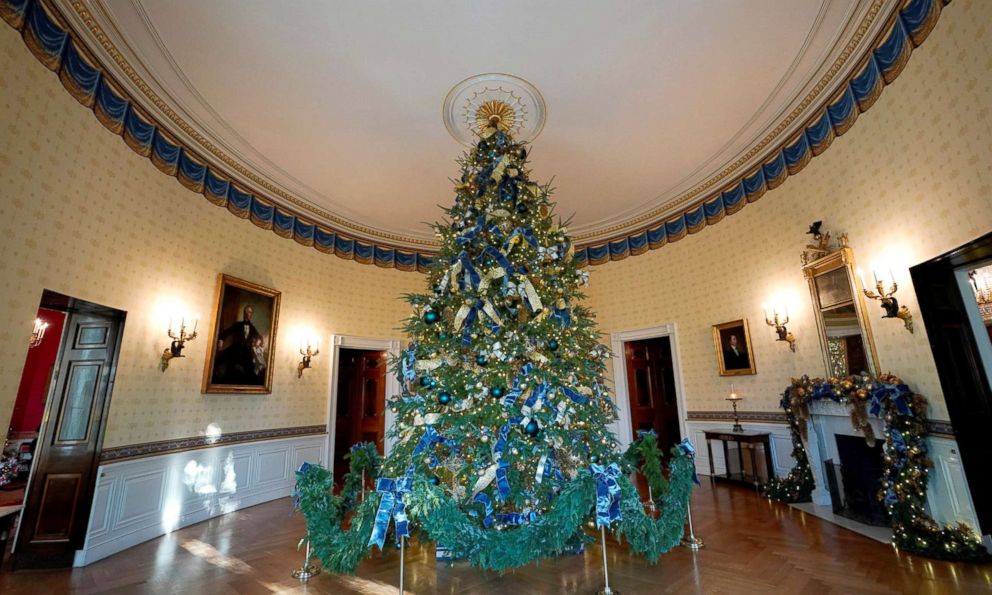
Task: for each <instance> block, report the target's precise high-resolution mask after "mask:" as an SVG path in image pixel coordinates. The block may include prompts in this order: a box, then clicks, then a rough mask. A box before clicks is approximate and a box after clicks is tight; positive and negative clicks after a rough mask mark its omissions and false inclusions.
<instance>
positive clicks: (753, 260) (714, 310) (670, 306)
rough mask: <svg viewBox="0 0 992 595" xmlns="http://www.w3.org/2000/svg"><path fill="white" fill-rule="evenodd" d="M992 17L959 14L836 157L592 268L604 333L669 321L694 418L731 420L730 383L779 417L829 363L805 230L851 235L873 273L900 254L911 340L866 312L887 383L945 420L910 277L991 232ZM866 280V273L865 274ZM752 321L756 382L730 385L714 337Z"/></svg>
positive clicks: (959, 8)
mask: <svg viewBox="0 0 992 595" xmlns="http://www.w3.org/2000/svg"><path fill="white" fill-rule="evenodd" d="M990 22H992V3H989V2H983V1H980V0H961V1H956V2H954V3H953V4H951V5H950V6H948V8H947V9H946V10H945V11H944V12H943V15H942V16H941V19H940V21H939V22H938V24H937V27H936V29H935V30H934V31H933V33H932V34H931V36H930V38H929V39H928V40H927V43H926V44H925V45H924V46H923V47H921V48H919V49H918V50H917V51H916V52H915V53H914V54H913V59H912V60H910V62H909V64H908V65H907V67H906V70H905V71H904V72H903V73H902V75H901V76H900V77H899V79H898V80H896V81H895V82H894V83H893V84H892V85H891V86H890V87H889V88H887V89H886V91H885V92H884V93H883V94H882V96H881V98H880V99H879V100H878V103H877V104H876V105H875V106H874V108H873V109H872V110H870V111H868V112H867V113H865V114H862V116H861V117H860V118H859V120H858V122H857V124H856V125H855V126H854V127H853V128H852V129H851V130H850V131H849V132H848V133H847V134H845V135H844V136H843V137H841V138H839V139H837V140H836V141H835V144H834V146H833V147H831V148H830V150H829V151H826V152H825V153H824V154H822V155H820V156H819V157H817V158H816V159H814V160H813V161H812V162H811V163H810V164H809V165H808V166H807V167H806V168H805V170H803V171H802V172H801V173H799V174H798V175H796V176H793V177H790V178H788V180H787V181H786V182H785V183H784V184H783V185H782V186H781V187H779V188H778V189H776V190H773V191H771V192H768V193H767V194H766V195H765V196H764V197H763V198H762V199H761V200H760V201H758V202H757V203H755V204H753V205H751V206H749V207H748V208H747V209H744V210H743V211H742V212H740V213H738V214H737V215H736V216H734V217H730V218H728V219H727V220H726V221H724V222H723V223H722V224H721V225H720V226H719V227H715V228H707V229H705V230H703V231H701V232H700V233H698V234H696V235H695V236H693V237H692V238H687V239H686V240H684V241H682V242H678V243H677V244H673V245H671V246H667V247H666V248H665V250H659V251H653V252H650V253H647V254H644V255H641V256H638V257H637V258H628V259H626V260H623V261H620V262H612V263H609V264H607V265H604V266H599V267H594V268H593V269H592V273H591V283H590V287H589V288H588V290H587V293H588V296H589V298H588V305H589V306H590V307H591V308H592V309H593V311H594V312H596V313H597V315H598V320H599V323H600V326H601V329H602V330H603V332H605V333H610V332H617V331H624V330H633V329H639V328H646V327H653V326H656V325H660V324H665V323H671V322H674V323H676V324H677V327H678V328H677V335H678V341H679V347H680V353H681V364H682V378H683V383H684V388H685V396H686V407H687V409H688V410H689V411H724V410H729V406H728V404H727V402H726V401H725V400H724V398H725V397H726V396H727V394H728V393H729V392H730V383H731V381H733V382H734V383H735V385H736V388H737V389H738V391H739V392H742V393H743V394H744V396H745V400H744V402H743V403H742V405H741V407H742V409H743V410H745V411H780V409H779V407H778V401H779V398H780V394H781V392H782V390H783V389H784V388H785V386H786V385H787V384H788V382H789V379H790V377H792V376H798V375H802V374H804V373H808V374H810V375H820V376H822V375H823V374H824V373H825V371H824V365H823V360H822V357H821V355H820V348H819V343H818V341H817V335H816V325H815V322H814V320H813V318H812V311H811V306H810V299H809V292H808V289H807V286H806V282H805V280H804V278H803V275H802V271H801V264H800V260H799V255H800V253H801V251H802V248H803V246H804V244H805V243H806V240H807V238H808V236H806V235H804V234H805V231H806V229H807V226H808V225H809V224H810V223H811V222H812V221H815V220H821V219H822V220H823V221H824V228H825V229H829V230H832V231H833V232H834V233H835V234H836V233H840V232H847V233H848V234H849V236H850V244H851V246H852V248H853V249H854V252H855V258H856V259H857V261H858V262H859V263H860V264H861V265H862V266H863V267H864V268H865V269H866V270H868V268H869V267H868V265H869V264H870V263H872V262H873V261H875V260H876V259H880V258H886V257H887V256H888V255H890V254H891V255H894V258H895V260H896V262H897V263H898V265H897V267H896V268H894V273H895V276H896V278H897V280H898V282H899V284H900V289H899V292H898V293H897V297H898V298H899V300H900V302H901V303H904V304H906V305H907V306H908V307H909V309H910V310H911V311H912V312H913V314H914V317H915V323H916V325H915V326H916V333H915V334H910V333H908V332H907V331H906V330H904V329H903V326H902V323H901V322H900V321H897V320H882V319H881V314H882V312H881V309H880V308H879V306H878V302H874V303H869V304H868V311H869V312H870V316H871V326H872V330H873V332H874V334H875V342H876V346H877V348H878V354H879V359H880V366H881V369H882V370H883V371H891V372H892V373H895V374H898V375H900V376H902V377H903V378H904V379H905V380H906V381H907V382H909V383H910V385H911V386H913V387H914V388H915V389H916V390H917V391H919V392H920V393H921V394H924V395H926V396H927V397H929V398H930V401H931V418H932V419H937V420H946V419H947V411H946V408H945V406H944V401H943V395H942V393H941V390H940V384H939V382H938V380H937V377H936V370H935V367H934V362H933V357H932V355H931V353H930V346H929V343H928V340H927V335H926V329H925V328H924V322H925V321H923V320H922V319H921V317H920V314H919V309H918V307H917V304H916V299H915V294H914V292H913V287H912V283H911V280H910V278H909V273H908V268H909V267H910V266H912V265H915V264H917V263H919V262H921V261H924V260H927V259H929V258H932V257H934V256H936V255H938V254H941V253H943V252H945V251H947V250H949V249H952V248H954V247H956V246H958V245H960V244H962V243H964V242H967V241H969V240H972V239H974V238H975V237H977V236H979V235H982V234H984V233H987V232H988V231H989V230H992V167H990V165H989V164H990V163H992V144H990V141H989V139H990V138H992V113H990V111H989V110H990V106H992V60H990V56H992V53H990V48H992V28H990V27H989V26H988V23H990ZM869 274H870V273H869ZM779 292H786V293H787V294H791V296H792V299H791V304H792V305H791V307H790V315H791V318H792V322H791V323H790V324H789V328H790V330H792V331H794V332H795V334H796V336H797V338H798V345H797V351H796V353H792V352H791V351H789V349H788V346H787V345H786V344H785V343H776V342H775V341H774V338H775V337H774V333H773V331H772V329H771V328H770V327H768V326H766V325H765V323H764V317H763V314H762V310H761V305H762V303H763V302H765V301H768V300H769V298H770V297H772V296H773V295H774V294H776V293H779ZM741 317H746V318H747V319H748V320H749V322H750V327H751V336H752V340H753V343H754V350H755V358H756V363H757V368H758V374H757V375H755V376H739V377H736V378H722V377H720V376H719V375H718V374H717V364H716V359H715V357H716V356H715V352H714V347H713V340H712V336H711V332H710V326H711V325H713V324H717V323H720V322H726V321H729V320H733V319H736V318H741Z"/></svg>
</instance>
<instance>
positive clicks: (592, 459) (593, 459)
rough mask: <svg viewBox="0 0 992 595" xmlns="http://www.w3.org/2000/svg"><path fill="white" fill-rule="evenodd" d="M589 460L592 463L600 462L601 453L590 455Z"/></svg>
mask: <svg viewBox="0 0 992 595" xmlns="http://www.w3.org/2000/svg"><path fill="white" fill-rule="evenodd" d="M589 462H590V463H598V462H599V455H589Z"/></svg>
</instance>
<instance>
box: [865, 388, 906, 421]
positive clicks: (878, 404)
mask: <svg viewBox="0 0 992 595" xmlns="http://www.w3.org/2000/svg"><path fill="white" fill-rule="evenodd" d="M908 394H909V387H908V386H906V385H905V384H876V385H875V386H874V387H872V390H871V399H870V406H869V411H868V412H869V413H871V414H872V415H874V416H875V417H878V416H879V413H881V410H882V403H883V402H884V401H885V399H886V397H888V400H889V402H890V403H891V404H892V405H893V406H895V408H896V413H898V414H899V415H912V414H913V412H912V411H911V410H910V408H909V403H908V402H907V401H906V395H908Z"/></svg>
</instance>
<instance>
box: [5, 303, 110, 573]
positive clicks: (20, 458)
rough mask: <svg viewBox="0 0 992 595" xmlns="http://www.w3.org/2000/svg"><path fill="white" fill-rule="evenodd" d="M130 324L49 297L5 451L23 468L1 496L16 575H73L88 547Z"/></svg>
mask: <svg viewBox="0 0 992 595" xmlns="http://www.w3.org/2000/svg"><path fill="white" fill-rule="evenodd" d="M124 318H125V313H124V312H122V311H120V310H115V309H113V308H108V307H105V306H100V305H98V304H93V303H90V302H86V301H83V300H78V299H75V298H72V297H68V296H65V295H61V294H58V293H55V292H52V291H48V290H45V292H44V293H43V294H42V299H41V303H40V305H39V309H38V313H37V320H36V323H35V332H33V333H32V336H31V343H30V345H31V346H30V347H29V349H28V354H27V356H26V357H25V363H24V369H23V372H22V374H21V384H20V386H19V388H18V393H17V401H16V402H15V405H14V411H13V413H12V415H11V420H10V424H9V426H8V427H9V429H8V433H7V439H6V442H5V444H4V453H5V455H6V456H7V457H14V459H15V460H16V464H17V467H18V471H17V473H14V474H12V477H13V480H12V481H11V482H10V483H8V484H7V485H5V486H3V487H2V488H0V498H2V501H0V505H4V506H7V507H11V508H6V509H5V510H7V511H8V513H9V514H7V515H5V516H4V518H3V519H0V520H5V521H6V523H8V524H11V523H12V522H13V521H14V520H15V519H16V520H17V530H16V534H15V535H16V536H15V539H14V540H13V541H14V543H13V548H12V555H13V568H14V569H15V570H16V569H20V568H58V567H67V566H71V565H72V561H73V557H74V555H75V552H76V550H77V549H80V548H82V546H83V540H84V539H85V536H86V535H85V534H86V526H87V522H88V520H89V513H90V505H91V502H92V497H93V487H94V484H95V482H96V471H97V466H98V464H99V454H100V449H101V448H102V445H103V436H104V428H105V425H106V414H107V411H108V409H109V406H110V396H111V392H112V390H113V383H114V376H115V374H116V370H117V357H118V354H119V350H120V337H121V333H122V332H123V328H124ZM8 460H10V459H9V458H8ZM8 528H9V527H8ZM8 534H9V532H8Z"/></svg>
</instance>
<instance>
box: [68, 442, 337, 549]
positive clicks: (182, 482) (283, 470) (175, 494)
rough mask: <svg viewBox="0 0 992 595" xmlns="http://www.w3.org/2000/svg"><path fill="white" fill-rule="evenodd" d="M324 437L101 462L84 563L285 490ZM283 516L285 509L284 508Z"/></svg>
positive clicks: (314, 458) (321, 447)
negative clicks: (103, 463)
mask: <svg viewBox="0 0 992 595" xmlns="http://www.w3.org/2000/svg"><path fill="white" fill-rule="evenodd" d="M326 448H327V435H326V434H312V435H308V436H298V437H291V438H280V439H277V440H261V441H258V442H243V443H240V444H231V445H222V446H214V447H207V448H202V449H198V450H190V451H184V452H177V453H170V454H163V455H157V456H151V457H146V458H141V459H133V460H129V461H121V462H115V463H109V464H106V465H101V466H100V469H99V478H98V479H97V484H96V490H95V492H94V495H93V509H92V511H91V513H90V523H89V527H88V529H87V531H86V543H85V545H84V546H83V549H81V550H78V551H77V552H76V559H75V566H85V565H87V564H90V563H92V562H95V561H97V560H100V559H102V558H106V557H107V556H110V555H112V554H115V553H117V552H119V551H121V550H124V549H127V548H129V547H132V546H134V545H137V544H139V543H141V542H143V541H148V540H149V539H154V538H155V537H158V536H160V535H165V534H166V533H169V532H171V531H173V530H175V529H178V528H180V527H185V526H187V525H192V524H194V523H199V522H201V521H205V520H207V519H209V518H212V517H215V516H218V515H221V514H226V513H228V512H233V511H235V510H238V509H241V508H246V507H248V506H254V505H255V504H261V503H262V502H267V501H269V500H275V499H277V498H283V497H286V496H289V495H290V494H291V493H292V491H293V485H294V482H295V471H296V469H297V468H299V466H300V465H302V464H303V462H304V461H306V462H311V463H321V464H323V463H324V461H326V460H327V456H326ZM287 514H289V511H288V510H287Z"/></svg>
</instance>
